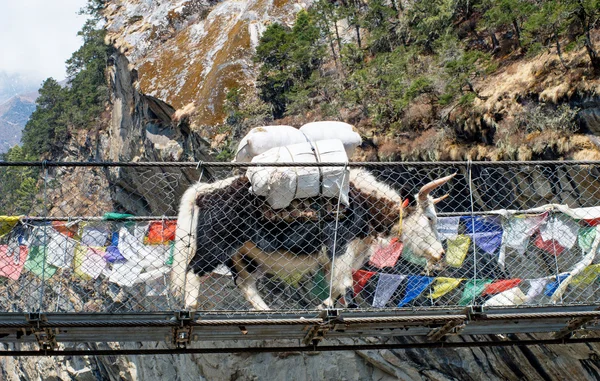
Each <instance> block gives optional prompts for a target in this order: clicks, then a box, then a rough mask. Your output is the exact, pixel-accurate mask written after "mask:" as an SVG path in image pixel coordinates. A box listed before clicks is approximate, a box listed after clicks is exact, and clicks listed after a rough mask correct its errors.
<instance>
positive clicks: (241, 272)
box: [232, 252, 270, 311]
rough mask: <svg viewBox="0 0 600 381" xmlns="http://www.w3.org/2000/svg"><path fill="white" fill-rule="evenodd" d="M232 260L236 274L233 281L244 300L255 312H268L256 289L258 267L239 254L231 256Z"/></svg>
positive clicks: (267, 307)
mask: <svg viewBox="0 0 600 381" xmlns="http://www.w3.org/2000/svg"><path fill="white" fill-rule="evenodd" d="M232 260H233V266H234V267H235V273H236V279H235V281H236V284H237V286H238V288H239V289H240V290H241V291H242V293H243V295H244V298H245V299H246V300H247V301H248V302H249V303H250V304H251V305H252V307H254V309H255V310H259V311H267V310H270V308H269V306H268V305H267V303H265V301H264V300H263V298H262V297H261V296H260V294H259V293H258V287H256V281H257V280H258V279H257V275H260V274H258V273H259V270H258V267H257V266H256V265H255V264H254V262H253V261H252V260H251V259H249V258H246V257H244V256H243V255H242V254H240V253H239V252H238V253H236V254H235V255H234V256H233V258H232Z"/></svg>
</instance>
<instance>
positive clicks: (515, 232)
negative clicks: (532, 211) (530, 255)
mask: <svg viewBox="0 0 600 381" xmlns="http://www.w3.org/2000/svg"><path fill="white" fill-rule="evenodd" d="M546 217H548V213H547V212H546V213H543V214H540V215H537V216H527V215H519V216H513V217H511V218H509V219H508V220H507V221H506V223H505V224H504V232H505V233H504V237H503V240H504V244H505V245H506V246H507V247H510V248H512V249H515V250H516V251H517V252H518V253H519V254H521V255H523V254H525V250H526V249H527V243H528V242H529V237H531V235H532V234H533V233H534V232H535V231H536V230H538V228H539V227H540V225H542V223H543V222H544V221H545V220H546Z"/></svg>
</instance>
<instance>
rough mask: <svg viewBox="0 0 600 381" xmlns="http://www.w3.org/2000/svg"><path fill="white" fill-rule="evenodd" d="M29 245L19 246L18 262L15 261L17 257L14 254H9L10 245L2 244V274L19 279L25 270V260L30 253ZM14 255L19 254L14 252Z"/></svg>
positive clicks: (0, 250)
mask: <svg viewBox="0 0 600 381" xmlns="http://www.w3.org/2000/svg"><path fill="white" fill-rule="evenodd" d="M28 251H29V250H28V249H27V246H19V254H18V255H19V258H18V261H17V262H18V263H15V258H14V257H13V256H8V245H1V246H0V276H4V277H7V278H9V279H12V280H17V279H19V276H21V271H23V266H25V261H26V260H27V253H28ZM13 255H17V253H14V254H13Z"/></svg>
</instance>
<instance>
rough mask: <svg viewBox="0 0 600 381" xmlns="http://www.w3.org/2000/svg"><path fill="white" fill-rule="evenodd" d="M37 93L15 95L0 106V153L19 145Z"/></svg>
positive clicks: (33, 107)
mask: <svg viewBox="0 0 600 381" xmlns="http://www.w3.org/2000/svg"><path fill="white" fill-rule="evenodd" d="M36 96H37V93H30V94H25V95H16V96H14V97H12V98H10V99H9V100H7V101H6V102H4V103H2V104H0V153H3V152H6V151H7V150H8V149H9V148H10V147H12V146H14V145H16V144H19V142H20V141H21V132H22V130H23V128H24V127H25V124H26V123H27V121H28V120H29V116H30V115H31V113H33V111H34V110H35V98H36Z"/></svg>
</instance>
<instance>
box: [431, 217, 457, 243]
mask: <svg viewBox="0 0 600 381" xmlns="http://www.w3.org/2000/svg"><path fill="white" fill-rule="evenodd" d="M459 223H460V217H438V219H437V230H438V234H439V235H440V238H441V239H442V241H443V240H446V239H453V238H455V237H456V236H457V235H458V225H459Z"/></svg>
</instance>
